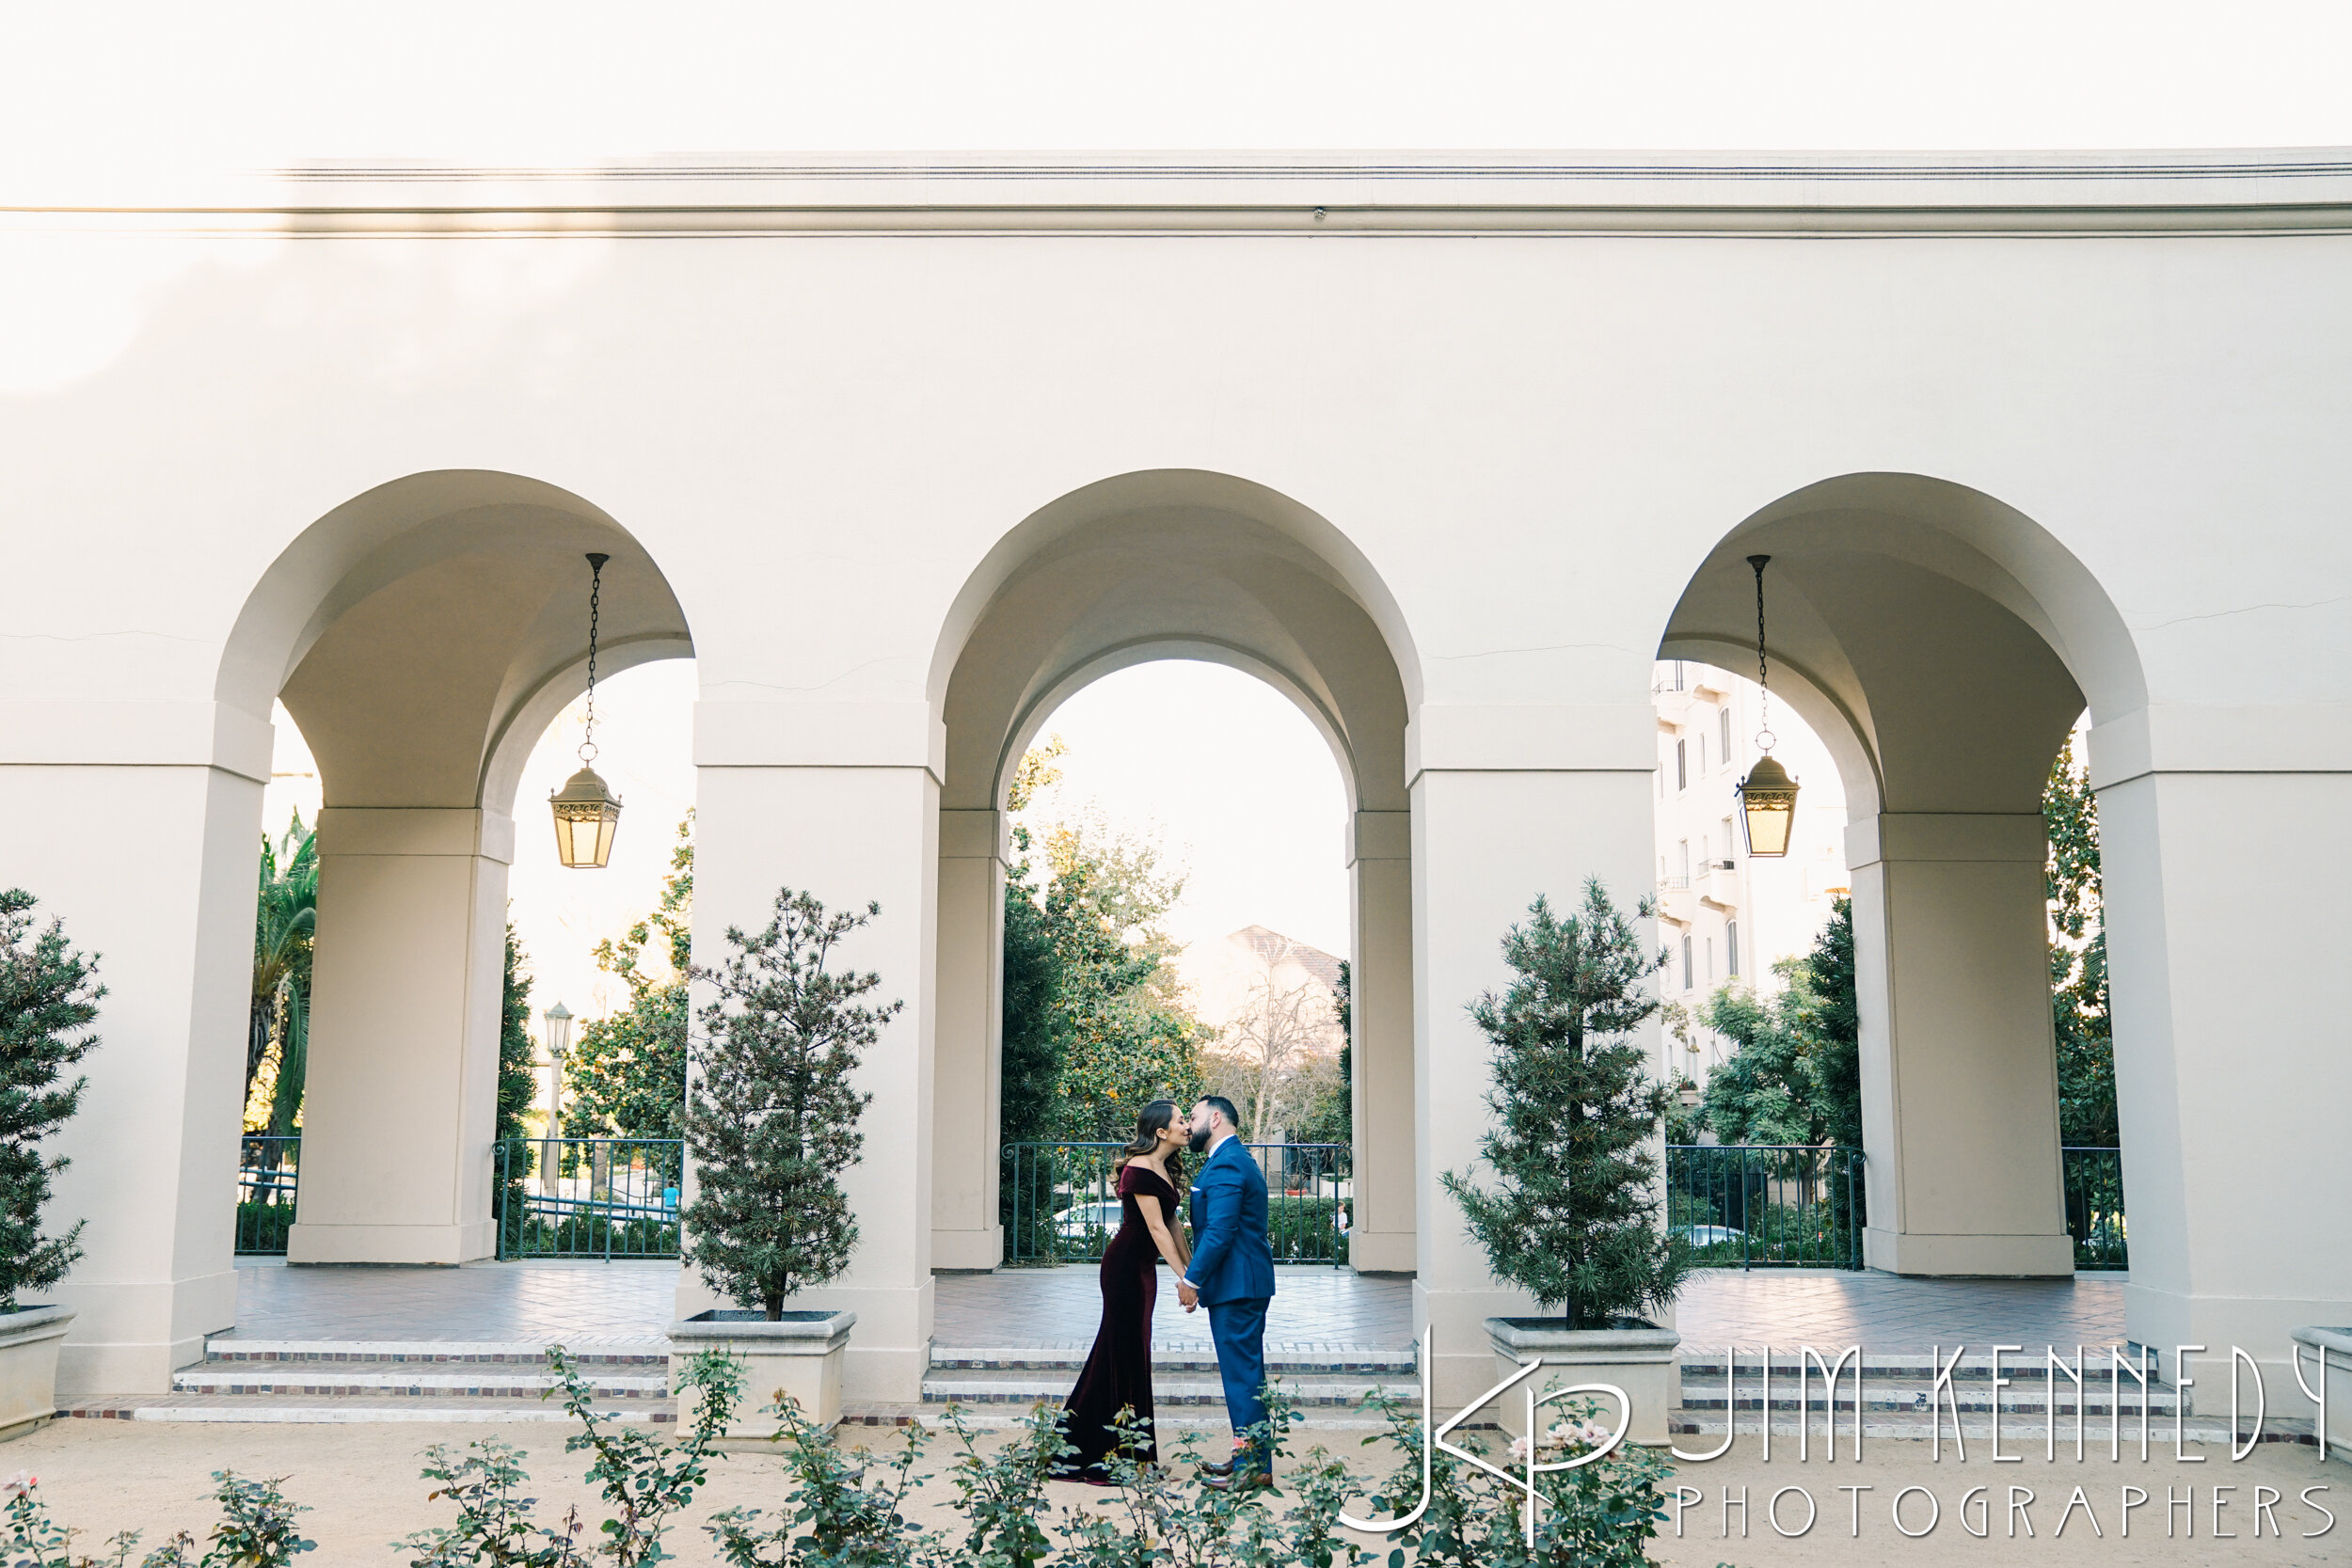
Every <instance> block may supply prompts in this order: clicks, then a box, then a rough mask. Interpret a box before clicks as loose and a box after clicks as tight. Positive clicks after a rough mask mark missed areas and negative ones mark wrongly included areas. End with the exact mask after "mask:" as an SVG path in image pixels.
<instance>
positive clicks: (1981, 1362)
mask: <svg viewBox="0 0 2352 1568" xmlns="http://www.w3.org/2000/svg"><path fill="white" fill-rule="evenodd" d="M1675 1359H1676V1361H1677V1363H1678V1364H1679V1365H1680V1366H1681V1368H1682V1371H1683V1375H1684V1376H1686V1377H1688V1376H1692V1375H1693V1374H1699V1373H1704V1374H1706V1375H1708V1376H1709V1377H1721V1376H1723V1375H1724V1353H1723V1351H1722V1350H1721V1349H1720V1348H1716V1349H1711V1350H1710V1349H1698V1348H1693V1347H1692V1346H1688V1345H1685V1346H1683V1347H1682V1348H1681V1349H1680V1350H1679V1351H1678V1352H1677V1354H1676V1356H1675ZM1822 1359H1823V1360H1825V1361H1827V1362H1829V1363H1830V1364H1832V1365H1835V1364H1836V1359H1837V1356H1836V1352H1835V1351H1832V1352H1831V1353H1830V1354H1827V1355H1825V1356H1823V1357H1822ZM1854 1359H1855V1360H1857V1361H1859V1362H1860V1363H1861V1364H1862V1373H1863V1375H1864V1376H1865V1377H1915V1378H1925V1379H1932V1378H1934V1377H1935V1376H1936V1375H1937V1373H1939V1372H1940V1371H1942V1370H1944V1369H1945V1368H1947V1367H1950V1368H1951V1378H1952V1381H1953V1382H1955V1383H1959V1382H1963V1381H1986V1382H1989V1381H1991V1379H1992V1377H1993V1357H1992V1356H1991V1355H1990V1354H1982V1355H1979V1354H1975V1353H1973V1352H1971V1353H1969V1354H1963V1355H1962V1356H1961V1358H1960V1360H1959V1363H1958V1364H1957V1365H1954V1364H1953V1362H1952V1360H1951V1356H1950V1354H1949V1353H1948V1352H1947V1353H1946V1354H1945V1355H1944V1356H1943V1357H1942V1358H1941V1359H1938V1358H1936V1357H1935V1356H1933V1355H1932V1354H1931V1353H1930V1352H1928V1351H1925V1350H1915V1351H1868V1352H1866V1353H1864V1354H1862V1355H1859V1356H1857V1357H1855V1358H1854ZM1738 1364H1739V1368H1740V1376H1741V1377H1754V1376H1756V1374H1757V1371H1758V1370H1759V1369H1760V1368H1761V1366H1762V1361H1761V1359H1760V1358H1759V1357H1758V1356H1757V1355H1756V1354H1755V1353H1754V1352H1753V1351H1750V1350H1747V1349H1744V1348H1743V1349H1742V1350H1741V1351H1740V1354H1739V1357H1738ZM1801 1364H1802V1365H1804V1367H1806V1368H1807V1369H1808V1372H1807V1375H1809V1376H1814V1377H1818V1376H1820V1367H1819V1366H1818V1365H1817V1364H1815V1363H1813V1362H1810V1361H1805V1360H1804V1358H1802V1357H1800V1356H1797V1355H1794V1354H1781V1353H1779V1352H1777V1351H1776V1352H1774V1353H1773V1355H1772V1381H1773V1382H1775V1383H1777V1382H1779V1381H1780V1380H1781V1379H1782V1378H1784V1377H1789V1378H1793V1377H1795V1376H1796V1375H1797V1368H1798V1367H1799V1365H1801ZM2066 1364H2067V1366H2068V1367H2069V1368H2070V1369H2071V1368H2072V1367H2073V1366H2074V1358H2073V1357H2072V1356H2071V1355H2070V1356H2068V1357H2067V1358H2066ZM1851 1366H1852V1363H1851V1362H1849V1363H1848V1367H1849V1374H1848V1375H1851ZM2043 1366H2044V1363H2043V1361H2042V1353H2041V1352H2040V1351H2039V1350H2036V1351H2035V1352H2033V1353H2031V1354H2026V1355H2019V1354H2015V1353H2011V1354H2008V1355H2004V1356H2002V1357H2001V1374H2002V1375H2003V1376H2004V1377H2007V1378H2009V1379H2010V1380H2011V1381H2012V1382H2019V1381H2023V1380H2024V1379H2026V1378H2027V1377H2031V1378H2033V1379H2035V1380H2036V1381H2039V1380H2040V1379H2041V1378H2042V1370H2043ZM2137 1366H2138V1362H2137V1361H2136V1360H2135V1361H2133V1362H2132V1363H2130V1368H2137ZM2107 1369H2108V1363H2107V1361H2106V1347H2105V1346H2100V1345H2093V1346H2090V1347H2089V1348H2087V1349H2086V1350H2085V1351H2084V1353H2083V1376H2084V1380H2085V1381H2086V1382H2095V1383H2105V1382H2106V1381H2107ZM2058 1381H2059V1382H2060V1383H2064V1382H2066V1381H2068V1378H2067V1374H2066V1373H2065V1372H2060V1373H2059V1374H2058ZM2134 1382H2135V1379H2134V1378H2133V1375H2132V1371H2131V1370H2129V1369H2127V1370H2125V1371H2124V1373H2123V1383H2124V1386H2126V1387H2130V1386H2133V1384H2134ZM2149 1382H2150V1383H2151V1384H2153V1385H2158V1386H2161V1385H2162V1383H2163V1380H2162V1379H2160V1378H2158V1377H2157V1376H2156V1375H2155V1369H2154V1367H2153V1365H2151V1367H2150V1369H2149Z"/></svg>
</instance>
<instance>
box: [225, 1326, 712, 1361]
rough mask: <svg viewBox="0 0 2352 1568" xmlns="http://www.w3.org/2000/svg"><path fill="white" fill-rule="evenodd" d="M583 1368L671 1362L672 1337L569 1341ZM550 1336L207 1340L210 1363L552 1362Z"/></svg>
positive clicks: (570, 1349) (567, 1349)
mask: <svg viewBox="0 0 2352 1568" xmlns="http://www.w3.org/2000/svg"><path fill="white" fill-rule="evenodd" d="M564 1349H565V1350H566V1351H568V1352H570V1353H571V1354H572V1356H573V1358H574V1359H575V1360H577V1361H579V1362H580V1366H581V1367H582V1368H606V1367H667V1366H668V1365H669V1364H670V1342H669V1340H668V1339H667V1338H661V1337H660V1336H647V1337H645V1338H632V1339H617V1340H600V1341H592V1340H581V1341H580V1342H578V1343H565V1344H564ZM547 1351H548V1342H547V1341H545V1340H535V1339H534V1340H493V1339H247V1338H239V1337H238V1336H236V1335H225V1334H216V1335H214V1336H213V1337H212V1338H208V1339H206V1340H205V1341H204V1360H205V1363H206V1364H208V1365H209V1364H212V1363H215V1362H219V1363H236V1362H247V1361H306V1362H307V1361H364V1362H371V1363H373V1362H394V1361H397V1362H433V1363H464V1364H467V1365H472V1364H477V1363H480V1364H487V1365H508V1366H531V1367H542V1368H544V1367H545V1366H546V1365H547V1360H548V1357H547Z"/></svg>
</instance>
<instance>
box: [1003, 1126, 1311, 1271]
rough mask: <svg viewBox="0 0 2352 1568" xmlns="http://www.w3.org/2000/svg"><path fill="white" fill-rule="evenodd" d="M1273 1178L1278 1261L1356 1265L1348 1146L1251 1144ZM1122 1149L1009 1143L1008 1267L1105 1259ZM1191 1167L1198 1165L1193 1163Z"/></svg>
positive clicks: (1269, 1214) (1269, 1220)
mask: <svg viewBox="0 0 2352 1568" xmlns="http://www.w3.org/2000/svg"><path fill="white" fill-rule="evenodd" d="M1243 1147H1244V1148H1248V1150H1249V1155H1250V1158H1252V1159H1254V1160H1256V1161H1257V1162H1258V1168H1259V1169H1260V1170H1261V1171H1263V1172H1264V1173H1265V1185H1266V1231H1267V1239H1268V1240H1269V1241H1270V1242H1271V1243H1273V1246H1274V1260H1275V1261H1276V1262H1278V1263H1330V1264H1335V1265H1336V1264H1343V1263H1345V1262H1346V1261H1347V1232H1348V1227H1350V1225H1351V1224H1353V1217H1352V1210H1353V1208H1354V1204H1355V1181H1354V1179H1353V1171H1352V1168H1351V1166H1350V1163H1349V1162H1350V1158H1351V1156H1350V1151H1349V1149H1348V1147H1347V1146H1346V1145H1345V1144H1247V1145H1244V1146H1243ZM1119 1150H1120V1145H1118V1144H1115V1143H1064V1144H1057V1143H1013V1144H1007V1145H1005V1146H1004V1150H1003V1155H1002V1159H1003V1173H1002V1182H1003V1185H1002V1187H1001V1189H1000V1195H1001V1196H1000V1206H999V1212H1000V1214H1001V1216H1002V1218H1003V1221H1004V1227H1005V1261H1006V1262H1008V1263H1013V1264H1029V1265H1043V1264H1052V1263H1083V1262H1091V1261H1096V1260H1099V1259H1101V1258H1102V1256H1103V1249H1104V1247H1106V1246H1108V1245H1109V1244H1110V1239H1111V1237H1113V1236H1114V1235H1116V1234H1118V1231H1119V1219H1120V1201H1119V1180H1118V1171H1117V1167H1116V1165H1115V1164H1114V1162H1115V1160H1116V1159H1117V1157H1118V1154H1119ZM1186 1159H1187V1161H1188V1168H1193V1169H1197V1168H1198V1167H1199V1164H1200V1161H1199V1159H1198V1158H1196V1157H1193V1156H1186Z"/></svg>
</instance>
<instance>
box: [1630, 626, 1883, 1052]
mask: <svg viewBox="0 0 2352 1568" xmlns="http://www.w3.org/2000/svg"><path fill="white" fill-rule="evenodd" d="M1651 689H1652V690H1653V691H1654V693H1655V694H1656V698H1657V705H1658V784H1657V788H1658V815H1657V834H1658V934H1659V940H1660V941H1661V942H1662V943H1663V945H1664V946H1665V949H1666V954H1667V961H1666V967H1665V968H1664V969H1663V970H1662V971H1661V972H1660V974H1659V982H1658V983H1659V993H1660V995H1661V996H1662V997H1663V998H1664V999H1665V1001H1666V1002H1667V1004H1668V1005H1669V1011H1668V1014H1667V1019H1666V1026H1665V1027H1664V1028H1663V1029H1661V1031H1660V1032H1659V1055H1660V1058H1661V1060H1660V1068H1661V1076H1663V1077H1664V1078H1665V1080H1666V1081H1667V1082H1668V1083H1673V1082H1676V1081H1677V1079H1678V1078H1681V1077H1687V1078H1689V1079H1691V1080H1692V1082H1693V1083H1696V1084H1698V1085H1702V1086H1703V1085H1705V1084H1706V1082H1707V1079H1708V1074H1709V1073H1710V1072H1712V1071H1713V1070H1714V1069H1715V1068H1716V1067H1717V1066H1718V1065H1719V1064H1721V1063H1722V1061H1723V1060H1724V1057H1725V1056H1726V1055H1728V1054H1729V1053H1730V1051H1731V1042H1730V1041H1729V1040H1727V1039H1725V1038H1724V1037H1723V1036H1722V1035H1720V1034H1718V1033H1717V1032H1715V1031H1714V1030H1712V1029H1708V1028H1707V1027H1706V1026H1705V1025H1704V1024H1702V1023H1701V1022H1699V1017H1700V1014H1701V1013H1702V1012H1703V1011H1704V1009H1705V1007H1706V1005H1707V999H1708V997H1710V996H1712V995H1713V994H1714V993H1715V991H1716V990H1718V989H1719V988H1721V987H1723V986H1724V985H1725V984H1729V983H1740V984H1744V985H1748V986H1753V987H1756V988H1757V989H1760V990H1768V991H1769V990H1777V989H1778V987H1779V983H1780V982H1779V980H1778V979H1777V978H1776V977H1775V976H1774V975H1773V974H1772V965H1773V964H1775V963H1777V962H1778V961H1779V960H1781V959H1782V958H1788V957H1790V956H1792V955H1796V954H1802V953H1806V952H1809V951H1811V950H1812V947H1813V942H1814V940H1815V938H1817V937H1818V936H1820V931H1821V927H1823V926H1824V925H1825V924H1827V922H1828V920H1829V917H1830V912H1831V907H1832V905H1833V904H1834V903H1835V902H1836V899H1837V897H1838V896H1839V895H1843V894H1845V893H1846V892H1847V891H1848V890H1849V889H1850V888H1851V885H1852V883H1851V879H1850V878H1849V876H1848V875H1847V871H1846V791H1845V787H1844V785H1843V784H1841V783H1840V782H1839V780H1838V776H1837V768H1836V764H1835V763H1834V762H1833V761H1832V760H1831V757H1830V754H1829V750H1828V748H1827V747H1825V746H1823V745H1822V744H1821V741H1820V738H1819V737H1818V736H1815V735H1814V733H1813V732H1812V731H1811V730H1810V729H1808V728H1807V727H1806V726H1805V724H1804V721H1802V720H1800V719H1799V718H1798V717H1797V716H1796V715H1795V714H1794V713H1793V712H1791V711H1789V708H1788V705H1787V704H1786V703H1780V702H1775V703H1773V704H1772V705H1771V713H1770V723H1771V726H1772V735H1773V740H1774V744H1773V748H1772V754H1773V755H1775V756H1777V757H1778V758H1779V759H1780V761H1781V765H1782V766H1783V767H1785V768H1788V771H1789V772H1790V773H1791V774H1793V775H1794V776H1795V777H1796V780H1797V784H1798V785H1799V788H1800V793H1799V795H1798V796H1797V826H1796V831H1795V833H1794V835H1793V836H1792V837H1791V838H1790V840H1789V845H1788V855H1787V856H1786V857H1783V858H1779V859H1770V858H1767V859H1753V858H1751V857H1750V856H1749V854H1748V846H1747V835H1746V834H1745V832H1742V830H1741V826H1740V787H1739V786H1740V780H1741V779H1743V778H1745V777H1746V776H1747V772H1748V768H1750V767H1752V766H1753V765H1754V764H1755V762H1756V758H1757V757H1758V756H1760V755H1762V754H1763V753H1762V752H1761V750H1760V749H1759V748H1758V747H1757V745H1756V736H1757V734H1758V733H1759V732H1760V731H1761V730H1762V729H1763V728H1764V724H1765V717H1766V716H1765V715H1764V714H1763V712H1762V711H1761V709H1762V705H1761V702H1760V699H1761V697H1762V695H1763V692H1762V689H1761V688H1759V687H1758V686H1757V685H1756V683H1755V682H1754V681H1752V680H1746V679H1743V678H1741V677H1740V676H1738V675H1735V674H1732V673H1729V672H1728V671H1724V670H1719V669H1716V668H1715V667H1714V666H1712V665H1707V664H1698V663H1693V662H1692V661H1690V660H1687V659H1664V660H1661V661H1660V663H1659V665H1658V669H1657V674H1656V677H1655V679H1654V680H1653V681H1652V683H1651Z"/></svg>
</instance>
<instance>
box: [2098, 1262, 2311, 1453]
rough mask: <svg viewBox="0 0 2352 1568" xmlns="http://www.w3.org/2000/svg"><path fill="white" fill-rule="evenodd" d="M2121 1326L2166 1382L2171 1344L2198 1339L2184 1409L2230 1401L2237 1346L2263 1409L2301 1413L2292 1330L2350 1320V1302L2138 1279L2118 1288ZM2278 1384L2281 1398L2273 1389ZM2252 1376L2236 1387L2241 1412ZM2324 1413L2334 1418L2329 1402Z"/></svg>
mask: <svg viewBox="0 0 2352 1568" xmlns="http://www.w3.org/2000/svg"><path fill="white" fill-rule="evenodd" d="M2123 1323H2124V1331H2125V1333H2126V1335H2127V1336H2128V1337H2129V1338H2130V1339H2131V1342H2132V1343H2133V1344H2135V1345H2146V1346H2147V1347H2148V1348H2149V1349H2150V1350H2152V1351H2153V1352H2154V1353H2155V1363H2156V1366H2157V1368H2158V1375H2159V1376H2160V1377H2162V1379H2163V1380H2164V1381H2165V1382H2166V1383H2168V1384H2169V1383H2171V1382H2172V1381H2173V1379H2174V1378H2175V1376H2176V1375H2177V1372H2176V1370H2175V1368H2174V1366H2173V1362H2174V1358H2175V1356H2176V1354H2177V1347H2179V1346H2181V1345H2202V1346H2204V1347H2205V1350H2204V1353H2203V1354H2192V1355H2191V1356H2190V1358H2189V1359H2190V1362H2191V1365H2190V1368H2189V1374H2190V1375H2191V1376H2192V1377H2194V1378H2195V1379H2196V1380H2197V1386H2196V1387H2195V1388H2193V1389H2192V1390H2190V1396H2191V1408H2193V1409H2194V1410H2196V1411H2197V1412H2198V1413H2199V1414H2200V1415H2203V1414H2205V1413H2207V1412H2209V1411H2210V1412H2215V1413H2218V1412H2220V1411H2223V1410H2226V1409H2228V1408H2229V1404H2230V1347H2231V1346H2233V1345H2236V1346H2239V1347H2241V1348H2242V1349H2244V1350H2245V1352H2246V1354H2249V1355H2250V1356H2252V1357H2253V1358H2254V1361H2255V1364H2256V1365H2257V1366H2259V1367H2260V1368H2261V1369H2262V1379H2263V1384H2264V1386H2265V1389H2266V1390H2267V1392H2268V1396H2269V1401H2270V1409H2271V1411H2272V1412H2273V1413H2274V1414H2275V1413H2280V1412H2283V1413H2285V1414H2288V1415H2295V1416H2308V1415H2311V1414H2312V1405H2311V1404H2310V1403H2309V1402H2307V1401H2306V1400H2305V1399H2304V1398H2303V1392H2302V1390H2301V1389H2300V1388H2298V1387H2296V1384H2295V1374H2294V1372H2293V1371H2292V1370H2289V1368H2288V1365H2287V1362H2288V1352H2289V1350H2290V1348H2291V1347H2292V1346H2293V1344H2294V1336H2295V1331H2296V1329H2298V1328H2306V1327H2311V1326H2314V1325H2317V1326H2322V1327H2326V1326H2329V1325H2333V1324H2336V1323H2352V1301H2346V1300H2344V1299H2342V1298H2337V1299H2334V1300H2330V1299H2328V1298H2326V1297H2321V1296H2225V1295H2206V1294H2184V1293H2182V1292H2180V1291H2169V1290H2165V1289H2163V1288H2161V1287H2158V1286H2154V1285H2146V1284H2142V1283H2140V1282H2139V1281H2138V1280H2137V1279H2131V1280H2127V1281H2125V1283H2124V1286H2123ZM2312 1361H2313V1357H2312V1354H2311V1353H2310V1352H2308V1351H2306V1352H2305V1353H2304V1360H2303V1376H2304V1377H2305V1378H2306V1379H2309V1378H2310V1377H2311V1376H2312ZM2282 1389H2283V1390H2284V1400H2283V1402H2281V1398H2280V1391H2281V1390H2282ZM2253 1397H2254V1396H2253V1387H2252V1379H2250V1378H2249V1379H2246V1380H2245V1381H2244V1383H2243V1384H2242V1385H2241V1387H2240V1390H2239V1404H2240V1409H2241V1412H2242V1413H2247V1414H2250V1413H2251V1411H2252V1409H2253ZM2335 1418H2336V1413H2335V1407H2334V1405H2333V1403H2332V1402H2331V1403H2330V1405H2329V1409H2328V1419H2329V1420H2330V1421H2333V1420H2334V1419H2335Z"/></svg>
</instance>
